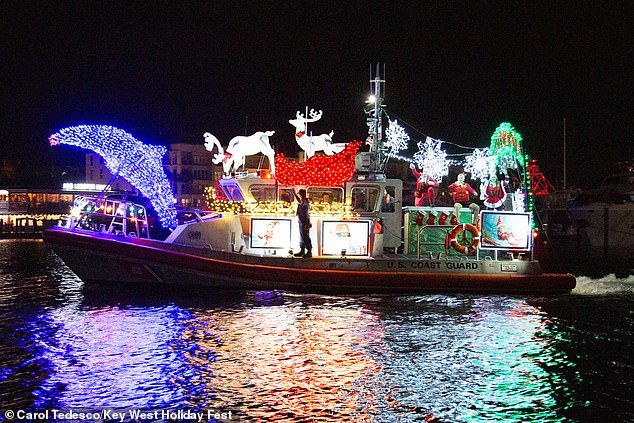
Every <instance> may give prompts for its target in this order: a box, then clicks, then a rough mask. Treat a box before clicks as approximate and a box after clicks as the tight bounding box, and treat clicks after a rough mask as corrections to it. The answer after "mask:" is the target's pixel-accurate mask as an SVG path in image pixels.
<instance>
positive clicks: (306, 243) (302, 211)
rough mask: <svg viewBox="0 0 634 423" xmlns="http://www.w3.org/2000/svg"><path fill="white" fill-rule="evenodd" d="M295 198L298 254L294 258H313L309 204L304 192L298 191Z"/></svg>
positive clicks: (302, 190) (303, 190)
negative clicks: (296, 203)
mask: <svg viewBox="0 0 634 423" xmlns="http://www.w3.org/2000/svg"><path fill="white" fill-rule="evenodd" d="M295 198H296V199H297V202H298V203H299V204H298V205H297V220H298V222H299V248H300V251H299V253H297V254H295V255H294V256H295V257H304V258H310V257H312V256H313V244H312V242H311V241H310V228H311V226H312V225H311V224H310V214H309V208H310V203H309V201H308V198H307V197H306V190H305V189H300V190H299V195H297V194H295Z"/></svg>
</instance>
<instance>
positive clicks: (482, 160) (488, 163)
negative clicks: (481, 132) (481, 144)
mask: <svg viewBox="0 0 634 423" xmlns="http://www.w3.org/2000/svg"><path fill="white" fill-rule="evenodd" d="M464 170H465V172H469V173H470V174H471V177H472V178H473V179H480V180H484V179H487V178H488V177H489V176H490V175H492V174H493V172H494V170H495V161H494V159H493V157H491V156H490V155H489V149H488V148H476V149H475V150H473V154H470V155H468V156H467V157H466V159H465V163H464Z"/></svg>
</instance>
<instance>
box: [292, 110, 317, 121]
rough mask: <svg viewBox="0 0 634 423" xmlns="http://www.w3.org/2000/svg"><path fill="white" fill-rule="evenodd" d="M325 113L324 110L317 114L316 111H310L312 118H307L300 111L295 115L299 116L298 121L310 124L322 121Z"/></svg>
mask: <svg viewBox="0 0 634 423" xmlns="http://www.w3.org/2000/svg"><path fill="white" fill-rule="evenodd" d="M323 114H324V112H323V111H322V110H320V111H318V112H316V111H315V109H310V113H309V115H310V118H306V117H305V116H304V114H303V113H300V112H299V111H298V112H297V113H296V114H295V115H296V116H297V119H298V120H299V121H301V122H305V123H309V122H317V121H318V120H319V119H321V115H323Z"/></svg>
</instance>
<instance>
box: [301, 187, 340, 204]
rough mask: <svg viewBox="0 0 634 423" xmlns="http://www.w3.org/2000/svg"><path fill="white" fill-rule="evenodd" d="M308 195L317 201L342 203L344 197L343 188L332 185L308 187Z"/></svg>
mask: <svg viewBox="0 0 634 423" xmlns="http://www.w3.org/2000/svg"><path fill="white" fill-rule="evenodd" d="M308 197H309V198H310V199H311V201H314V202H316V203H319V202H322V203H340V202H341V200H342V198H343V189H341V188H332V187H324V188H320V187H316V188H312V187H311V188H308Z"/></svg>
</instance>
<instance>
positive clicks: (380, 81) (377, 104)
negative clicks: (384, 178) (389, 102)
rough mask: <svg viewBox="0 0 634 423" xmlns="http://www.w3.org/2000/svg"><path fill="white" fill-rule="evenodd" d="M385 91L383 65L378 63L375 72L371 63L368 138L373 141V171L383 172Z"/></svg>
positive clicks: (371, 170)
mask: <svg viewBox="0 0 634 423" xmlns="http://www.w3.org/2000/svg"><path fill="white" fill-rule="evenodd" d="M383 75H384V76H385V64H383ZM384 91H385V79H384V78H381V67H380V65H379V64H378V63H377V64H376V68H375V72H374V73H373V72H372V65H370V93H371V95H370V98H369V99H368V100H367V101H366V103H367V106H366V109H365V110H366V114H367V115H368V119H367V124H368V138H369V139H370V140H371V141H372V145H371V146H370V152H371V153H373V154H372V158H371V160H372V163H371V165H370V172H371V173H381V172H383V166H384V157H383V154H384V150H385V148H384V146H383V106H384V105H383V96H384V95H385V94H384Z"/></svg>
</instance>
